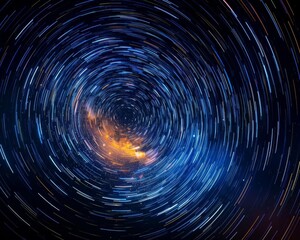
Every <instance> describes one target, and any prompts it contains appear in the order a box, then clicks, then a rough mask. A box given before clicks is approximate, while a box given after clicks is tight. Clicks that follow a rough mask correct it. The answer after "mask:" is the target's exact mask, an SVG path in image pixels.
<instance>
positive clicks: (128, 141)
mask: <svg viewBox="0 0 300 240" xmlns="http://www.w3.org/2000/svg"><path fill="white" fill-rule="evenodd" d="M87 120H88V126H89V129H90V131H91V133H92V135H93V138H94V142H95V143H96V145H97V148H96V149H95V150H96V151H97V152H98V153H99V154H98V155H101V156H103V157H104V159H105V160H107V161H109V163H110V164H113V165H117V166H120V167H122V166H124V165H126V164H129V163H141V164H144V165H148V164H150V163H152V162H153V161H154V159H153V156H152V157H150V156H148V154H147V152H144V151H142V150H140V149H141V145H142V142H143V139H142V138H140V137H138V136H131V135H130V136H129V135H128V134H126V133H125V131H124V129H120V128H118V127H116V125H114V124H113V122H112V121H110V120H108V119H106V118H104V117H103V116H99V114H98V115H96V114H95V113H94V112H93V111H92V110H90V109H88V111H87Z"/></svg>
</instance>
